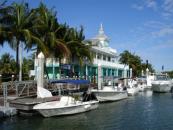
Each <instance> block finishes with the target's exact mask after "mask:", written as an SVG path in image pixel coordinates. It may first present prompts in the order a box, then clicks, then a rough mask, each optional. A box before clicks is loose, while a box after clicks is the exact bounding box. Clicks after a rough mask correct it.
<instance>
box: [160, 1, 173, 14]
mask: <svg viewBox="0 0 173 130" xmlns="http://www.w3.org/2000/svg"><path fill="white" fill-rule="evenodd" d="M162 8H163V10H164V12H163V13H162V15H163V16H164V17H169V16H172V15H173V0H164V2H163V5H162Z"/></svg>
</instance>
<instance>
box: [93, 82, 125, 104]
mask: <svg viewBox="0 0 173 130" xmlns="http://www.w3.org/2000/svg"><path fill="white" fill-rule="evenodd" d="M124 88H125V87H123V86H122V84H118V86H111V83H108V86H103V88H102V89H92V90H91V92H93V93H94V94H95V96H96V97H97V99H98V100H99V102H110V101H119V100H122V99H125V98H127V97H128V95H127V91H126V90H125V89H124Z"/></svg>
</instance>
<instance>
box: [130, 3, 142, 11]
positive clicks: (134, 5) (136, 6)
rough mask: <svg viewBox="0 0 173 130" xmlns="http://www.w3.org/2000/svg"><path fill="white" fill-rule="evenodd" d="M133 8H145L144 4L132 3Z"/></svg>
mask: <svg viewBox="0 0 173 130" xmlns="http://www.w3.org/2000/svg"><path fill="white" fill-rule="evenodd" d="M132 8H134V9H137V10H143V9H144V6H142V5H137V4H133V5H132Z"/></svg>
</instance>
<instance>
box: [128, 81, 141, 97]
mask: <svg viewBox="0 0 173 130" xmlns="http://www.w3.org/2000/svg"><path fill="white" fill-rule="evenodd" d="M138 92H139V87H138V85H137V82H136V80H135V79H129V80H128V86H127V93H128V95H129V96H133V95H136V94H137V93H138Z"/></svg>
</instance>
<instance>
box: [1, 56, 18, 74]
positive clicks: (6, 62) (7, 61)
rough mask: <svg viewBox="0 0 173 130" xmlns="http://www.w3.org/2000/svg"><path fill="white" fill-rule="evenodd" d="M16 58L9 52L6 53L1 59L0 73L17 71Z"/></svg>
mask: <svg viewBox="0 0 173 130" xmlns="http://www.w3.org/2000/svg"><path fill="white" fill-rule="evenodd" d="M15 69H16V68H15V60H14V59H13V57H12V56H11V55H10V54H9V53H5V54H3V55H2V56H1V59H0V74H13V73H14V72H15Z"/></svg>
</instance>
